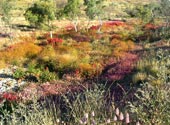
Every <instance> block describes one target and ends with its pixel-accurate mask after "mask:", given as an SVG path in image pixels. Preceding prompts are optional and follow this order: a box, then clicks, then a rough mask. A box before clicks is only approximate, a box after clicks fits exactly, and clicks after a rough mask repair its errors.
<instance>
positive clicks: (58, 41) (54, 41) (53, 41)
mask: <svg viewBox="0 0 170 125" xmlns="http://www.w3.org/2000/svg"><path fill="white" fill-rule="evenodd" d="M47 41H48V44H51V45H58V44H61V43H62V42H63V40H62V39H60V38H49V39H47Z"/></svg>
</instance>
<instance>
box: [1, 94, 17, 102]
mask: <svg viewBox="0 0 170 125" xmlns="http://www.w3.org/2000/svg"><path fill="white" fill-rule="evenodd" d="M1 98H2V100H6V101H9V102H15V101H17V100H18V96H17V95H16V94H14V93H8V92H5V93H3V94H2V96H1Z"/></svg>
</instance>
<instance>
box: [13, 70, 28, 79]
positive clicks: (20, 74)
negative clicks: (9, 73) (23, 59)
mask: <svg viewBox="0 0 170 125" xmlns="http://www.w3.org/2000/svg"><path fill="white" fill-rule="evenodd" d="M25 75H26V74H25V71H24V70H23V69H21V68H17V69H16V71H15V72H14V73H13V77H14V78H15V79H22V78H24V77H25Z"/></svg>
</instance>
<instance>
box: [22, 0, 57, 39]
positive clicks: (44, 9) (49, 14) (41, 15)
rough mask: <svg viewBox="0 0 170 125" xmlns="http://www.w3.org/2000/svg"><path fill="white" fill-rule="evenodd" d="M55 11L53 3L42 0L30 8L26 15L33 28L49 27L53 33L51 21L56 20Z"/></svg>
mask: <svg viewBox="0 0 170 125" xmlns="http://www.w3.org/2000/svg"><path fill="white" fill-rule="evenodd" d="M55 10H56V9H55V5H54V3H53V2H51V1H49V0H42V1H39V2H36V3H34V4H33V6H31V7H29V8H28V9H27V10H26V12H25V14H24V15H25V18H26V20H28V21H29V23H30V24H31V25H32V26H34V27H36V28H43V27H44V26H47V27H48V28H49V29H50V31H51V30H52V29H51V27H52V25H51V21H52V20H54V19H55ZM51 37H52V36H51Z"/></svg>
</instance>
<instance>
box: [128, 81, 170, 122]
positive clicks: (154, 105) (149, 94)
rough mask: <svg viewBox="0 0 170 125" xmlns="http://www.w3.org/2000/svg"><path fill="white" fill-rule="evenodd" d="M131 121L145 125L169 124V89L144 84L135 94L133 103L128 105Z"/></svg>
mask: <svg viewBox="0 0 170 125" xmlns="http://www.w3.org/2000/svg"><path fill="white" fill-rule="evenodd" d="M129 107H130V110H131V112H132V114H133V115H132V116H133V119H138V120H139V121H140V123H141V124H145V125H168V124H170V112H169V110H170V88H169V86H167V84H166V85H164V86H161V87H155V86H152V85H151V84H150V83H145V85H144V86H142V88H140V89H138V90H137V92H136V94H135V101H133V102H130V103H129Z"/></svg>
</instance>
